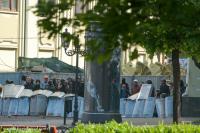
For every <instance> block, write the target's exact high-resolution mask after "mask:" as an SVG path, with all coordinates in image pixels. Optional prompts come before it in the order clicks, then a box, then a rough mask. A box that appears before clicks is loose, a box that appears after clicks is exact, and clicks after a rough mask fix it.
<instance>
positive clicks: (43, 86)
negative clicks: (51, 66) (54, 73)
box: [41, 75, 49, 90]
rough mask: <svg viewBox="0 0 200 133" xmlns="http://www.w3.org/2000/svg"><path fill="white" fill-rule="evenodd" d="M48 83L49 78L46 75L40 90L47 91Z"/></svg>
mask: <svg viewBox="0 0 200 133" xmlns="http://www.w3.org/2000/svg"><path fill="white" fill-rule="evenodd" d="M48 82H49V77H48V76H47V75H45V76H44V80H43V81H42V83H41V88H42V89H46V90H47V89H48Z"/></svg>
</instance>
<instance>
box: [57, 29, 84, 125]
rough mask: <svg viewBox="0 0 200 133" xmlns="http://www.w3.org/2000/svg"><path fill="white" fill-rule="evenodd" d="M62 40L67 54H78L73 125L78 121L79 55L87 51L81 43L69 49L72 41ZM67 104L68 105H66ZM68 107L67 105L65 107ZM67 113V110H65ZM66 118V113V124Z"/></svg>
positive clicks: (66, 32)
mask: <svg viewBox="0 0 200 133" xmlns="http://www.w3.org/2000/svg"><path fill="white" fill-rule="evenodd" d="M64 34H66V35H67V34H68V35H69V32H68V31H67V29H66V30H65V32H64ZM61 39H62V40H61V41H62V46H63V48H64V50H65V54H66V55H67V56H74V55H75V54H76V73H75V74H76V75H75V92H74V93H75V101H74V115H73V122H72V125H75V124H76V123H77V122H78V96H77V93H78V92H77V91H78V73H79V68H78V62H79V55H82V56H84V55H85V51H84V50H81V49H80V45H79V44H75V49H71V50H68V48H69V45H70V42H69V41H66V40H65V39H64V38H63V37H62V38H61ZM65 106H66V105H65ZM65 108H66V107H65ZM64 113H66V112H64ZM65 120H66V115H64V125H65Z"/></svg>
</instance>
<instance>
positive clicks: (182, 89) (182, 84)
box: [180, 80, 186, 95]
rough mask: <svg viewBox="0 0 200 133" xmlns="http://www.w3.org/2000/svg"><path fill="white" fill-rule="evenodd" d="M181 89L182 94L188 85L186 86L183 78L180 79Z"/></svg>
mask: <svg viewBox="0 0 200 133" xmlns="http://www.w3.org/2000/svg"><path fill="white" fill-rule="evenodd" d="M180 90H181V95H182V94H183V93H184V92H185V90H186V87H185V84H184V81H183V80H180Z"/></svg>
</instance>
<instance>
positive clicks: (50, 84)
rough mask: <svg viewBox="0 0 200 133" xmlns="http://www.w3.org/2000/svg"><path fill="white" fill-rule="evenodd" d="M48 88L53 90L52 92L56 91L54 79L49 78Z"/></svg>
mask: <svg viewBox="0 0 200 133" xmlns="http://www.w3.org/2000/svg"><path fill="white" fill-rule="evenodd" d="M47 88H48V90H50V91H52V92H55V86H54V84H53V81H52V80H49V81H48V87H47Z"/></svg>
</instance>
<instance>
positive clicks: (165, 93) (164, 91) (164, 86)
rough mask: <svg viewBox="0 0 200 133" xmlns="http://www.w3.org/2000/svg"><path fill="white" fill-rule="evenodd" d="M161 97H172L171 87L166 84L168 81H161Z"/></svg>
mask: <svg viewBox="0 0 200 133" xmlns="http://www.w3.org/2000/svg"><path fill="white" fill-rule="evenodd" d="M158 95H159V96H163V97H167V96H170V89H169V86H168V85H167V84H166V80H165V79H162V80H161V85H160V90H159V94H158Z"/></svg>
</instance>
